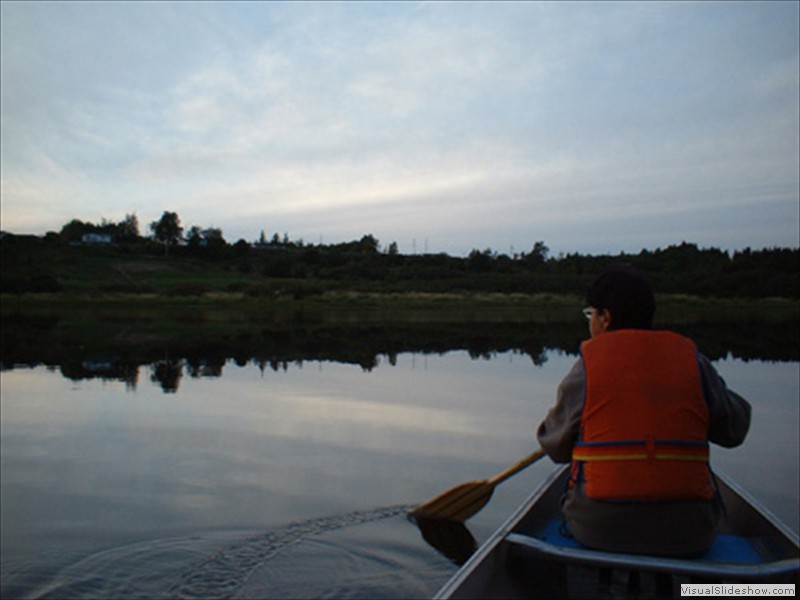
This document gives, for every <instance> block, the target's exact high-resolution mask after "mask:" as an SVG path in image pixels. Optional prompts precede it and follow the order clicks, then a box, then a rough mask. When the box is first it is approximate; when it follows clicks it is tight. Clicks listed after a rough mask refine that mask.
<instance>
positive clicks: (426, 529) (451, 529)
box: [412, 517, 478, 567]
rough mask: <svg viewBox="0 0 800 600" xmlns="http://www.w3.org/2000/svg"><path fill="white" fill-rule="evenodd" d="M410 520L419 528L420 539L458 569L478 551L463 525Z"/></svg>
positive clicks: (440, 520) (424, 519)
mask: <svg viewBox="0 0 800 600" xmlns="http://www.w3.org/2000/svg"><path fill="white" fill-rule="evenodd" d="M412 520H413V521H414V523H416V524H417V527H419V530H420V533H422V539H424V540H425V541H426V542H428V543H429V544H430V545H431V546H433V547H434V548H435V549H436V550H438V551H439V552H440V553H441V554H443V555H444V556H446V557H447V558H449V559H450V560H451V561H453V562H454V563H455V564H457V565H458V566H459V567H460V566H461V565H463V564H464V563H465V562H467V559H468V558H469V557H470V556H472V555H473V554H474V553H475V550H477V549H478V542H477V541H476V540H475V537H474V536H473V535H472V534H471V533H470V531H469V529H467V527H466V526H465V525H464V524H463V523H457V522H456V521H446V520H444V519H428V518H425V517H416V518H414V519H412Z"/></svg>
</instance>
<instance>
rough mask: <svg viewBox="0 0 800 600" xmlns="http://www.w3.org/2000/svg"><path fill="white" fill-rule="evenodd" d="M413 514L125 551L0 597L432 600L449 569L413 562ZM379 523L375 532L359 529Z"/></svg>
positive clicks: (393, 511)
mask: <svg viewBox="0 0 800 600" xmlns="http://www.w3.org/2000/svg"><path fill="white" fill-rule="evenodd" d="M411 508H413V507H412V506H406V505H402V506H392V507H385V508H379V509H376V510H370V511H359V512H353V513H348V514H344V515H336V516H331V517H324V518H320V519H312V520H308V521H302V522H296V523H291V524H289V525H286V526H285V527H281V528H279V529H275V530H272V531H268V532H265V533H260V534H258V535H251V536H248V537H244V538H242V537H241V534H240V533H239V534H233V533H230V532H227V533H224V534H211V535H207V536H202V537H192V538H174V539H163V540H152V541H147V542H139V543H135V544H128V545H124V546H118V547H115V548H111V549H106V550H103V551H100V552H96V553H94V554H91V555H89V556H85V557H83V558H80V559H77V560H74V559H73V560H70V561H68V562H66V566H62V567H60V568H55V569H52V568H51V569H50V570H49V571H47V572H46V571H45V569H43V568H38V569H36V568H33V567H32V568H30V569H28V570H27V571H26V570H25V569H24V568H19V569H15V570H14V572H12V573H9V572H6V573H4V580H5V581H4V586H3V587H4V592H8V591H9V590H11V589H14V587H15V584H14V581H15V580H17V581H18V582H19V583H22V581H23V580H27V582H28V584H30V583H31V579H34V580H35V581H36V584H35V585H26V586H25V587H26V589H27V590H28V592H27V593H26V594H25V596H26V597H29V598H59V599H69V598H98V597H106V598H153V599H157V598H186V599H193V598H264V597H271V598H278V597H282V598H312V597H314V598H325V597H337V598H390V597H398V594H399V595H400V596H402V597H405V598H413V597H430V595H431V594H432V593H433V592H434V591H435V589H431V588H430V585H431V583H430V582H431V581H434V582H435V581H437V576H438V579H439V580H443V579H445V578H446V577H447V576H448V575H449V573H448V570H449V566H448V564H447V563H446V561H442V562H443V563H444V564H437V561H436V559H435V558H434V560H433V561H431V554H430V553H420V551H419V550H420V539H419V532H418V531H417V530H416V527H415V526H414V525H413V524H411V523H409V522H408V521H407V519H405V518H404V515H405V514H406V513H407V512H408V511H409V510H410V509H411ZM401 516H403V517H402V518H400V517H401ZM377 521H383V523H381V526H380V527H356V526H359V525H366V524H368V523H375V522H377ZM389 530H391V531H389ZM389 532H390V533H391V535H387V533H389ZM323 534H325V535H324V536H323ZM389 540H391V542H389ZM387 542H389V543H387ZM431 563H433V564H431ZM51 564H52V563H51ZM61 564H62V565H64V564H65V561H63V560H62V561H61ZM36 571H38V573H37V572H36ZM7 576H8V577H7ZM6 584H8V585H6Z"/></svg>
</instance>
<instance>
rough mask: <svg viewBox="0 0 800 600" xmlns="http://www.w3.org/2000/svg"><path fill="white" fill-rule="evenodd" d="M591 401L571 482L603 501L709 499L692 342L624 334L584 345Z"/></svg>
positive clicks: (703, 411) (705, 417)
mask: <svg viewBox="0 0 800 600" xmlns="http://www.w3.org/2000/svg"><path fill="white" fill-rule="evenodd" d="M581 354H582V355H583V362H584V366H585V368H586V404H585V406H584V409H583V415H582V418H581V429H580V438H579V440H578V443H577V444H576V446H575V448H574V449H573V452H572V480H571V485H572V486H574V485H575V482H577V481H579V480H582V481H584V482H585V491H586V495H587V496H588V497H590V498H594V499H597V500H624V501H665V500H710V499H711V498H712V497H713V495H714V492H713V487H712V482H711V475H710V470H709V465H708V422H709V414H708V405H707V404H706V402H705V399H704V397H703V387H702V381H701V376H700V367H699V364H698V356H697V348H696V347H695V345H694V343H693V342H692V341H691V340H689V339H687V338H685V337H682V336H680V335H678V334H676V333H672V332H668V331H642V330H632V329H626V330H620V331H613V332H606V333H603V334H602V335H599V336H597V337H596V338H594V339H592V340H589V341H587V342H584V343H583V345H582V346H581Z"/></svg>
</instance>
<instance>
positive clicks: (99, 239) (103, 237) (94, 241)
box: [81, 233, 114, 246]
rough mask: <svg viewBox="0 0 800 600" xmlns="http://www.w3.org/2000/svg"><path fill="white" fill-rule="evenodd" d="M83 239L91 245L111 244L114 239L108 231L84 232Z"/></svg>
mask: <svg viewBox="0 0 800 600" xmlns="http://www.w3.org/2000/svg"><path fill="white" fill-rule="evenodd" d="M81 241H82V242H83V243H84V244H87V245H90V246H96V245H102V246H105V245H108V244H111V243H112V242H113V241H114V239H113V238H112V237H111V236H110V235H108V234H106V233H84V234H83V237H82V238H81Z"/></svg>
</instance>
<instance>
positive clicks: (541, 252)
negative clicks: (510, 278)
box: [525, 241, 550, 271]
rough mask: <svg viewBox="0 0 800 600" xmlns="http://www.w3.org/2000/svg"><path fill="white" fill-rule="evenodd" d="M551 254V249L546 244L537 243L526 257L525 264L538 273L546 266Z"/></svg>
mask: <svg viewBox="0 0 800 600" xmlns="http://www.w3.org/2000/svg"><path fill="white" fill-rule="evenodd" d="M549 252H550V248H548V247H547V246H546V245H545V243H544V242H541V241H539V242H536V243H535V244H534V245H533V249H532V250H531V251H530V253H529V254H527V255H525V262H526V263H527V265H528V267H529V268H530V269H531V270H533V271H537V270H539V269H540V268H541V267H542V265H544V263H545V261H546V260H547V255H548V253H549Z"/></svg>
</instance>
